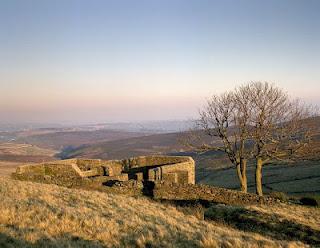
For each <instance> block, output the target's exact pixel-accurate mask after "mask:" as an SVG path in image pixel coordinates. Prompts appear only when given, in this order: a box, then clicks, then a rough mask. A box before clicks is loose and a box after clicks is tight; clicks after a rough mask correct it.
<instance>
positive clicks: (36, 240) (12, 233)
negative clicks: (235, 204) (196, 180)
mask: <svg viewBox="0 0 320 248" xmlns="http://www.w3.org/2000/svg"><path fill="white" fill-rule="evenodd" d="M0 202H1V204H0V213H1V214H0V247H207V248H209V247H226V248H227V247H230V248H231V247H292V248H293V247H305V246H306V245H304V244H303V243H301V242H288V241H280V240H275V239H271V238H266V237H263V236H261V235H259V234H255V233H252V232H247V233H245V232H242V231H238V230H235V229H233V228H230V227H228V226H225V225H221V224H217V223H215V222H210V223H209V222H206V221H203V220H199V219H197V218H196V217H194V216H191V215H185V214H184V213H182V212H181V211H179V210H177V208H175V207H173V206H167V205H164V204H161V203H156V202H152V201H151V200H149V199H146V198H132V197H126V196H121V195H112V194H105V193H101V192H93V191H84V190H76V189H67V188H62V187H58V186H54V185H42V184H38V183H31V182H21V181H14V180H11V179H6V178H1V177H0ZM263 211H268V210H263ZM289 215H290V214H289ZM290 218H294V217H293V216H291V215H290Z"/></svg>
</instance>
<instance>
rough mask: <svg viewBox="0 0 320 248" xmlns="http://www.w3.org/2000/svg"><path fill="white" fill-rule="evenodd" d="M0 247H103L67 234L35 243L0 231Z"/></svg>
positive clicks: (94, 242)
mask: <svg viewBox="0 0 320 248" xmlns="http://www.w3.org/2000/svg"><path fill="white" fill-rule="evenodd" d="M0 247H1V248H37V247H46V248H58V247H59V248H60V247H61V248H64V247H65V248H67V247H68V248H73V247H74V248H76V247H77V248H78V247H80V248H87V247H90V248H91V247H92V248H101V247H105V246H103V245H102V244H101V243H99V242H97V241H93V240H85V239H82V238H80V237H76V236H71V235H69V234H66V235H63V237H54V238H52V239H48V238H41V239H39V240H37V241H36V242H35V243H31V242H28V241H26V240H23V239H18V238H15V237H11V236H9V235H7V234H4V233H0Z"/></svg>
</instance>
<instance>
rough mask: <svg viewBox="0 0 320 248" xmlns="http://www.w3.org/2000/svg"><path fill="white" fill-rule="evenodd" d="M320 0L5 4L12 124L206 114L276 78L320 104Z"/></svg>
mask: <svg viewBox="0 0 320 248" xmlns="http://www.w3.org/2000/svg"><path fill="white" fill-rule="evenodd" d="M319 12H320V1H316V0H309V1H298V0H286V1H276V0H272V1H265V2H262V1H244V0H243V1H209V0H202V1H196V0H193V1H182V0H171V1H169V0H163V1H142V0H141V1H129V0H120V1H98V0H95V1H82V0H80V1H75V0H70V1H62V0H57V1H40V0H34V1H19V0H7V1H6V0H4V1H1V2H0V28H1V33H0V86H1V88H0V89H1V91H0V92H1V95H0V116H1V121H0V122H1V123H66V122H73V123H96V122H136V121H148V120H149V121H150V120H184V119H190V118H195V117H196V116H197V111H198V108H199V107H201V106H202V105H203V104H204V101H205V100H206V98H209V97H210V96H211V95H212V94H214V93H220V92H223V91H225V90H229V89H232V88H234V87H235V86H237V85H240V84H243V83H247V82H250V81H268V82H271V83H275V84H276V85H278V86H279V87H281V88H283V89H284V90H286V91H287V92H288V93H289V94H290V95H292V96H294V97H299V98H301V99H303V100H305V101H307V102H310V103H314V104H318V105H320V99H319V93H320V70H319V68H320V32H319V30H320V15H319Z"/></svg>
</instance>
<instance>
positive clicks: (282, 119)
mask: <svg viewBox="0 0 320 248" xmlns="http://www.w3.org/2000/svg"><path fill="white" fill-rule="evenodd" d="M316 113H317V112H316V111H315V110H314V109H313V108H311V107H310V106H308V105H306V104H304V103H302V102H300V101H297V100H293V99H292V98H290V97H289V96H288V95H287V93H286V92H284V91H283V90H282V89H280V88H278V87H276V86H274V85H272V84H269V83H267V82H252V83H249V84H246V85H243V86H240V87H237V88H236V89H234V90H233V91H230V92H226V93H223V94H220V95H214V96H213V97H212V98H211V99H210V100H208V101H207V103H206V106H205V107H204V108H203V109H202V110H201V111H200V120H199V121H198V122H197V128H196V130H193V131H190V132H189V134H188V135H187V138H186V139H184V141H185V142H184V143H185V144H187V145H188V146H189V147H191V148H193V149H196V150H198V151H204V152H205V151H223V152H224V153H226V154H227V156H228V158H229V160H230V161H231V163H232V164H233V165H234V166H235V168H236V171H237V175H238V178H239V182H240V186H241V190H242V191H243V192H247V176H246V167H247V161H248V160H249V159H254V160H255V165H256V166H255V182H256V193H257V194H258V195H262V194H263V192H262V167H263V165H264V164H266V163H269V162H271V161H274V160H282V161H293V160H294V159H298V158H300V157H301V155H302V154H303V153H308V152H309V151H310V149H309V148H310V147H311V146H310V145H311V141H312V135H313V132H312V131H313V130H314V128H313V127H312V125H309V124H310V123H312V122H308V121H307V120H308V118H309V119H310V118H311V117H313V116H314V115H315V114H316ZM307 123H309V124H307Z"/></svg>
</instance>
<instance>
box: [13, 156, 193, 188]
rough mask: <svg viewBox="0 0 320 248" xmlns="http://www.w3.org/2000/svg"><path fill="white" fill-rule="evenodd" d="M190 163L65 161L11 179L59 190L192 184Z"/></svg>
mask: <svg viewBox="0 0 320 248" xmlns="http://www.w3.org/2000/svg"><path fill="white" fill-rule="evenodd" d="M194 170H195V166H194V161H193V160H192V158H189V157H179V156H141V157H135V158H130V159H123V160H100V159H68V160H60V161H53V162H46V163H40V164H33V165H23V166H19V167H18V168H17V170H16V172H15V173H13V174H12V177H13V178H15V179H19V180H29V181H35V182H43V183H53V184H57V185H61V186H67V187H73V186H81V185H86V186H88V185H89V184H90V183H92V184H93V185H97V184H100V186H101V187H102V186H104V184H105V183H107V182H108V181H128V180H130V179H133V180H136V181H159V182H160V181H164V182H167V183H179V184H188V183H190V184H194V183H195V179H194Z"/></svg>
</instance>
